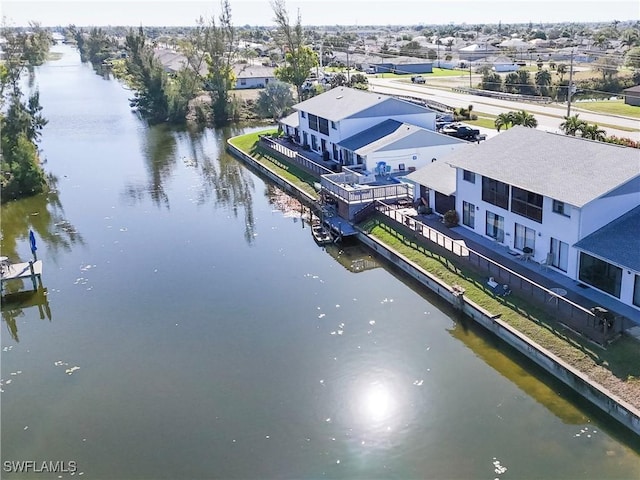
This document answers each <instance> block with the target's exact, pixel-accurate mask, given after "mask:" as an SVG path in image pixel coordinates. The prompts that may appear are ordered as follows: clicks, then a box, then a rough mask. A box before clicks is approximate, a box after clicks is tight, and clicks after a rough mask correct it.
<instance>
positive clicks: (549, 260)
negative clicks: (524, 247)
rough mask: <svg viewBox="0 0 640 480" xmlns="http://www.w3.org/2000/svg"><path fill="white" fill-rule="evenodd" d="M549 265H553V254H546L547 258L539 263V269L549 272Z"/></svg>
mask: <svg viewBox="0 0 640 480" xmlns="http://www.w3.org/2000/svg"><path fill="white" fill-rule="evenodd" d="M549 265H553V253H551V252H549V253H547V257H546V258H545V259H544V260H543V261H541V262H540V268H544V269H545V270H549Z"/></svg>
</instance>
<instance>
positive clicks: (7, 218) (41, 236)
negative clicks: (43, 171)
mask: <svg viewBox="0 0 640 480" xmlns="http://www.w3.org/2000/svg"><path fill="white" fill-rule="evenodd" d="M48 184H49V186H50V191H49V192H48V193H43V194H40V195H35V196H33V197H29V198H25V199H21V200H16V201H12V202H8V203H6V204H4V205H2V239H1V241H0V250H1V251H2V255H4V256H7V257H9V259H10V260H11V261H13V262H16V261H18V260H21V259H20V258H18V248H17V246H18V243H23V242H24V243H26V244H27V245H28V242H29V230H33V231H34V233H35V234H36V238H37V239H38V241H39V243H44V244H46V246H47V255H50V256H52V257H54V258H55V256H56V254H57V252H59V251H60V250H62V251H69V250H71V247H72V245H74V244H76V243H79V244H83V243H84V241H83V239H82V235H80V233H78V231H77V230H76V228H75V227H74V226H73V225H72V224H71V222H69V221H68V220H67V219H66V218H65V216H64V208H63V207H62V204H61V203H60V197H59V195H58V190H57V186H58V179H57V178H56V177H55V176H53V175H49V177H48ZM22 260H26V259H22Z"/></svg>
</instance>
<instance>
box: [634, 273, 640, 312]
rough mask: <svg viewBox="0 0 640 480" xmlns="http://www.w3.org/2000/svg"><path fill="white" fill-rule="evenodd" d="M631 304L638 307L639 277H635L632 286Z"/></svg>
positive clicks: (639, 295)
mask: <svg viewBox="0 0 640 480" xmlns="http://www.w3.org/2000/svg"><path fill="white" fill-rule="evenodd" d="M633 304H634V305H635V306H636V307H640V275H636V281H635V283H634V285H633Z"/></svg>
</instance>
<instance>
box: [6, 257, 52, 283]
mask: <svg viewBox="0 0 640 480" xmlns="http://www.w3.org/2000/svg"><path fill="white" fill-rule="evenodd" d="M41 276H42V260H37V261H35V262H24V263H11V264H7V265H6V266H4V267H3V269H2V273H1V274H0V288H1V289H2V290H3V289H4V282H7V281H9V280H20V279H24V278H31V281H32V282H33V289H34V290H37V288H38V286H37V284H36V279H38V280H40V279H41Z"/></svg>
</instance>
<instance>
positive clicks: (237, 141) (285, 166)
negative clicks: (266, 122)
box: [230, 129, 318, 198]
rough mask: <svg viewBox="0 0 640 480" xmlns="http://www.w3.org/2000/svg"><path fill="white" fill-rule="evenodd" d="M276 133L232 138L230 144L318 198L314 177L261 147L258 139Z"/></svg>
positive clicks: (261, 133) (270, 130)
mask: <svg viewBox="0 0 640 480" xmlns="http://www.w3.org/2000/svg"><path fill="white" fill-rule="evenodd" d="M276 132H277V130H276V129H269V130H262V131H259V132H253V133H247V134H246V135H240V136H239V137H235V138H232V139H231V141H230V143H231V144H232V145H233V146H235V147H237V148H239V149H240V150H242V151H243V152H245V153H246V154H248V155H251V156H252V157H253V159H254V160H256V161H257V162H259V163H261V164H262V165H264V166H265V167H268V168H269V169H271V170H273V171H274V172H275V173H276V174H277V175H278V176H280V177H281V178H284V179H285V180H287V181H288V182H289V183H291V184H293V185H295V186H296V187H298V188H300V189H301V190H303V191H304V192H306V193H308V194H309V195H311V196H312V197H314V198H318V192H316V190H315V188H314V186H313V184H314V183H317V182H318V180H317V179H316V178H315V177H314V176H313V175H311V174H310V173H308V172H305V171H304V170H302V169H300V168H298V167H297V166H296V165H293V164H290V163H288V162H286V161H284V160H281V159H279V158H276V157H275V156H274V155H272V154H271V153H270V152H268V151H267V150H266V149H264V148H262V147H260V146H259V144H258V138H259V136H260V135H266V134H272V133H276Z"/></svg>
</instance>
